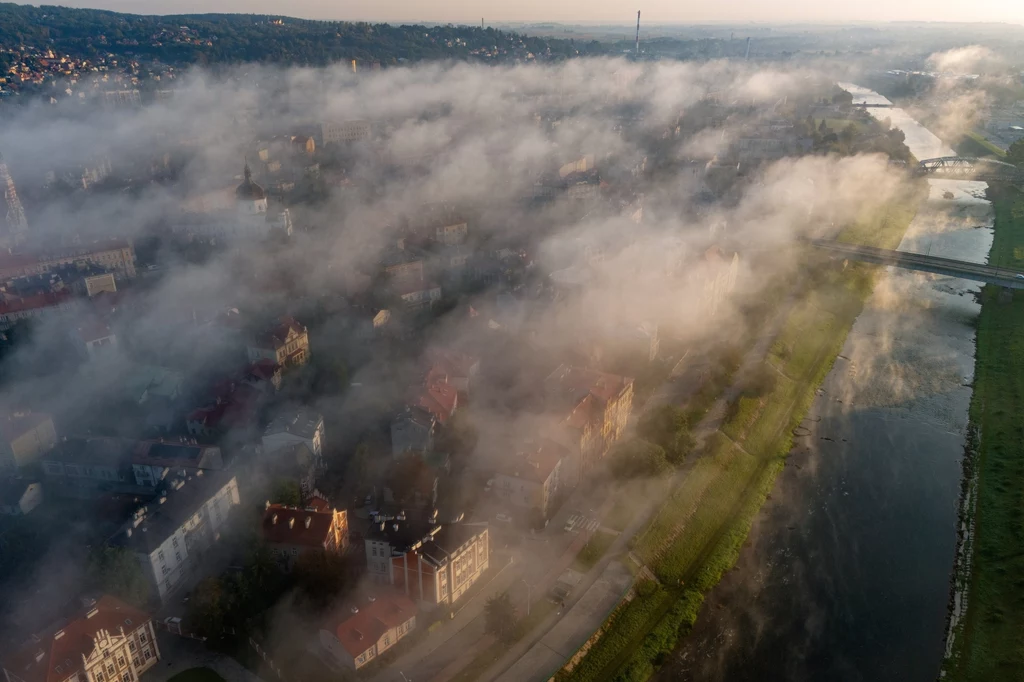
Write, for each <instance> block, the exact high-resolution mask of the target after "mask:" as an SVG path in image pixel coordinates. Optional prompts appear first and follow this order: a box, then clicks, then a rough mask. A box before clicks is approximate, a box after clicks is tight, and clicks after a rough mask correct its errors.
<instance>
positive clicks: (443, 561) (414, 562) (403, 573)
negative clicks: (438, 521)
mask: <svg viewBox="0 0 1024 682" xmlns="http://www.w3.org/2000/svg"><path fill="white" fill-rule="evenodd" d="M435 528H438V530H436V531H434V530H432V531H431V533H430V534H429V535H427V536H424V537H423V538H422V539H420V540H418V541H416V542H413V543H411V544H408V545H406V546H402V545H396V546H391V547H390V550H391V565H390V578H391V579H390V583H391V584H392V585H393V586H394V587H395V589H397V590H399V591H401V592H403V593H404V594H405V595H406V596H408V597H409V598H410V599H413V600H415V601H417V602H419V603H421V604H423V605H424V606H426V607H428V608H429V607H432V606H438V605H451V604H454V603H455V602H456V601H458V599H459V598H460V597H461V596H462V595H463V594H465V593H466V591H467V590H468V589H469V588H470V587H471V586H472V585H473V583H475V582H476V581H477V580H478V579H479V578H480V576H481V575H483V573H484V571H486V570H487V567H488V566H489V565H490V536H489V534H488V529H487V524H463V523H456V524H451V525H448V526H443V527H440V526H435ZM367 537H368V538H375V537H379V536H378V535H376V534H375V533H374V531H373V530H372V529H371V531H370V533H368V535H367ZM379 550H380V547H379V546H378V551H379Z"/></svg>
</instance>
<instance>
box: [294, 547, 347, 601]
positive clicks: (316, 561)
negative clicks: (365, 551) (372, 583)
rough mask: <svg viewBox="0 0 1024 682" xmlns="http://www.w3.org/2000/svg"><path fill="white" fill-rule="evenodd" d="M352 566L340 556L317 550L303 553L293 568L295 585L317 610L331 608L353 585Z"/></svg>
mask: <svg viewBox="0 0 1024 682" xmlns="http://www.w3.org/2000/svg"><path fill="white" fill-rule="evenodd" d="M351 574H352V566H351V564H350V563H349V562H348V561H347V560H346V559H345V557H343V556H342V555H340V554H336V553H334V552H325V551H323V550H317V551H313V552H303V553H302V554H300V555H299V558H298V559H297V560H296V561H295V566H294V567H292V575H293V576H294V577H295V584H296V585H297V586H298V587H299V589H300V590H302V592H303V593H304V594H305V595H306V597H307V598H308V599H309V600H310V602H311V603H312V604H313V605H314V606H315V607H317V608H320V609H324V608H327V607H328V606H330V605H331V604H332V603H333V602H334V600H335V598H336V597H337V596H338V595H339V594H341V591H342V590H343V589H344V588H345V587H346V586H347V585H349V584H351V577H352V575H351Z"/></svg>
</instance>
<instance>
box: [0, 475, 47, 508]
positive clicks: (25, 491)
mask: <svg viewBox="0 0 1024 682" xmlns="http://www.w3.org/2000/svg"><path fill="white" fill-rule="evenodd" d="M42 503H43V486H42V485H40V484H39V483H38V482H36V481H29V480H26V479H23V478H10V479H7V480H6V481H0V514H5V515H7V516H24V515H25V514H28V513H29V512H31V511H32V510H33V509H35V508H36V507H38V506H39V505H41V504H42Z"/></svg>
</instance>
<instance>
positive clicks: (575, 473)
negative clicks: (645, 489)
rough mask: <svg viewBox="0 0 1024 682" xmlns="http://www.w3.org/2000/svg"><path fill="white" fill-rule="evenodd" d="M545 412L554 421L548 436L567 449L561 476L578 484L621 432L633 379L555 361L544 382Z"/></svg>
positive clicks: (630, 401)
mask: <svg viewBox="0 0 1024 682" xmlns="http://www.w3.org/2000/svg"><path fill="white" fill-rule="evenodd" d="M544 389H545V393H546V399H547V406H548V410H549V411H550V412H551V413H552V414H553V415H554V416H555V417H556V418H557V419H558V428H557V429H556V430H555V433H554V434H553V435H552V437H553V439H554V440H556V441H557V442H559V443H561V444H563V445H565V446H566V447H567V448H568V449H569V456H568V457H567V458H566V462H565V463H564V464H563V466H562V472H561V475H560V479H561V480H562V481H564V482H565V484H566V485H569V486H575V485H577V484H578V483H579V482H580V480H581V479H582V477H583V476H584V475H586V474H587V473H588V472H590V471H591V470H593V468H594V466H595V465H596V463H597V462H598V461H599V460H600V459H601V458H602V457H604V455H605V454H606V453H607V452H608V450H609V448H611V446H612V444H613V443H615V442H616V441H617V440H619V439H620V438H621V437H622V435H623V433H625V431H626V425H627V422H628V421H629V413H630V411H631V410H632V407H633V379H631V378H629V377H621V376H616V375H614V374H605V373H603V372H598V371H595V370H590V369H582V368H579V367H572V366H569V365H564V364H563V365H559V367H558V368H557V369H556V370H555V371H554V372H552V373H551V374H550V375H549V376H548V378H547V379H545V380H544Z"/></svg>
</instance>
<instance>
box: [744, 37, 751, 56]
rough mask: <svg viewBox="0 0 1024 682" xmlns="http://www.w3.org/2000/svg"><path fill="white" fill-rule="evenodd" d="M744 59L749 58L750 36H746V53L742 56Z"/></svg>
mask: <svg viewBox="0 0 1024 682" xmlns="http://www.w3.org/2000/svg"><path fill="white" fill-rule="evenodd" d="M743 59H744V60H747V61H749V60H750V36H747V54H745V55H744V56H743Z"/></svg>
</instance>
